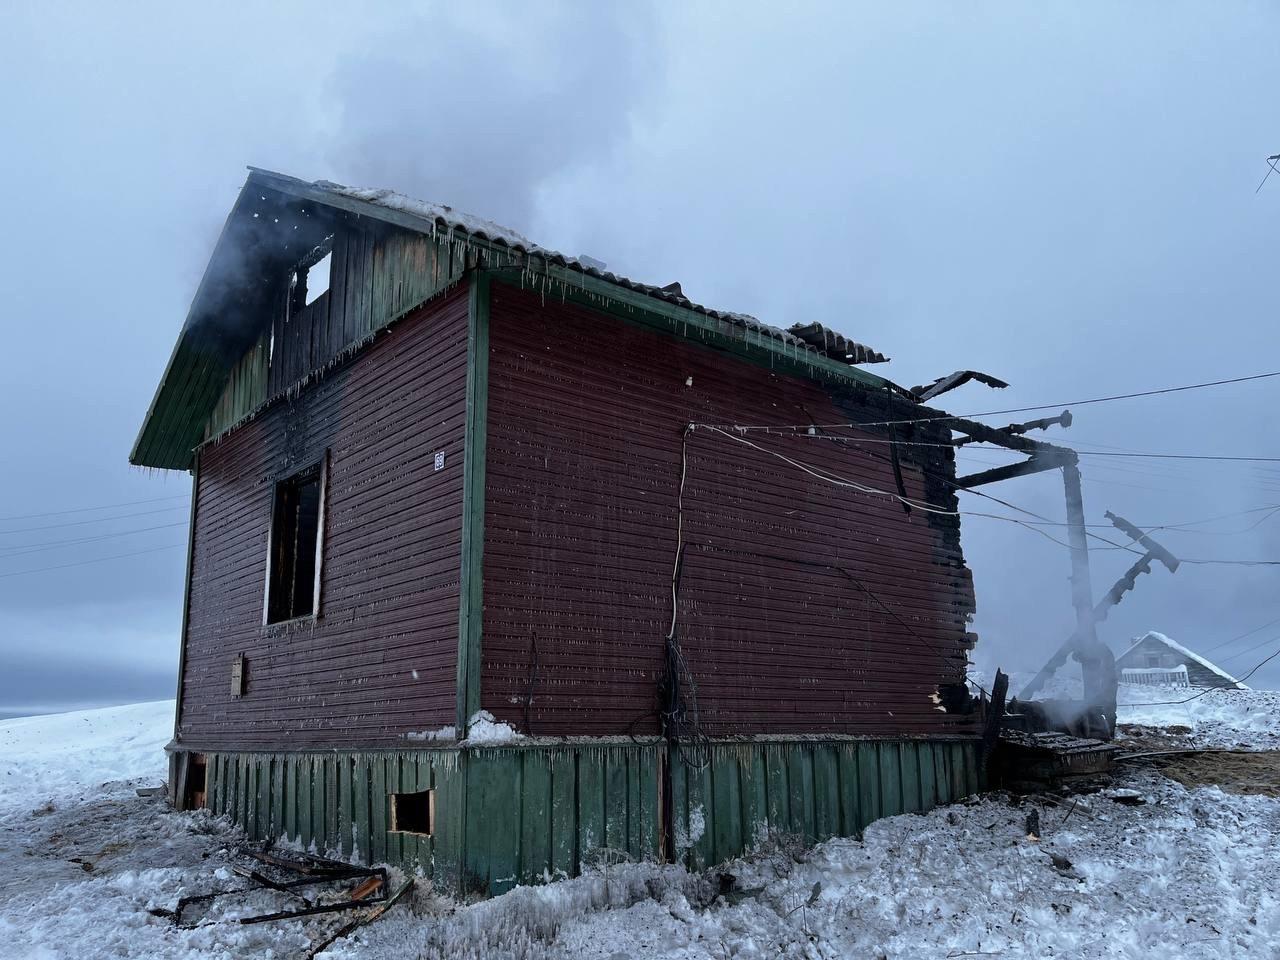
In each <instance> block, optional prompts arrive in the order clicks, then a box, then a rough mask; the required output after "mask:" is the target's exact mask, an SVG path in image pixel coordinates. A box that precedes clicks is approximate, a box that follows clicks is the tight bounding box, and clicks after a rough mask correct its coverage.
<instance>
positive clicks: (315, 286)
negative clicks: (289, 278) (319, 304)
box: [306, 250, 333, 306]
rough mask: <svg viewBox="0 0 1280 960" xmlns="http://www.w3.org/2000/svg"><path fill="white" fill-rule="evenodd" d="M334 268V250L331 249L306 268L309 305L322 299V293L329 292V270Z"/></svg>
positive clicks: (307, 300)
mask: <svg viewBox="0 0 1280 960" xmlns="http://www.w3.org/2000/svg"><path fill="white" fill-rule="evenodd" d="M332 268H333V251H332V250H330V251H329V252H328V253H326V254H325V255H324V256H323V257H321V258H320V259H319V260H317V261H316V262H315V263H313V264H312V265H311V266H310V267H307V269H306V285H307V296H306V302H307V306H310V305H311V304H313V303H315V302H316V301H317V300H319V299H320V297H321V295H322V294H325V293H328V292H329V271H330V270H331V269H332Z"/></svg>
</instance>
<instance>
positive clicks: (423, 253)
mask: <svg viewBox="0 0 1280 960" xmlns="http://www.w3.org/2000/svg"><path fill="white" fill-rule="evenodd" d="M333 229H334V231H335V232H334V237H333V251H332V261H331V267H330V277H329V289H328V290H326V291H325V292H324V293H322V294H320V296H318V297H316V298H315V300H313V301H312V302H311V303H309V304H307V305H306V306H304V307H302V308H300V309H298V310H297V311H296V312H295V313H293V314H292V315H290V316H286V311H285V307H284V304H285V299H286V297H285V291H284V287H283V283H284V277H283V275H282V277H281V289H280V291H279V292H278V294H277V296H276V297H275V299H274V301H273V307H272V309H273V310H274V315H266V314H264V316H263V317H262V323H263V325H264V330H263V333H262V335H261V336H260V338H259V339H258V341H257V342H256V343H255V344H254V345H253V346H252V347H250V348H249V350H248V351H247V352H246V353H245V355H244V356H243V357H242V358H241V360H240V361H239V362H238V363H236V364H235V366H233V367H232V369H231V374H230V376H229V377H228V379H227V384H226V386H225V387H224V388H223V391H222V395H221V397H220V398H219V399H218V402H217V404H216V405H215V407H214V410H213V413H212V414H211V415H210V417H209V422H208V424H207V425H206V427H205V437H206V438H211V437H216V436H218V435H219V434H221V433H223V432H225V431H226V430H229V429H230V428H231V427H234V426H235V425H236V424H237V423H239V422H240V421H241V420H243V419H244V418H245V417H247V416H249V415H251V414H252V413H253V412H254V411H256V410H258V409H259V408H260V407H262V406H263V405H264V404H265V403H267V402H268V401H269V400H271V399H272V398H274V397H278V396H280V395H281V394H282V393H284V392H286V391H288V390H290V389H296V388H297V387H298V386H299V384H301V383H302V382H303V381H305V380H307V379H308V378H310V377H312V376H314V375H315V374H316V373H317V372H319V371H322V370H324V369H326V368H327V367H329V366H330V365H332V364H333V363H335V362H337V361H340V360H341V358H342V357H343V356H344V355H345V354H347V353H349V352H351V351H352V350H354V349H355V348H357V347H359V346H360V345H361V344H363V343H364V342H366V341H367V340H368V339H369V338H370V337H372V336H373V335H374V334H376V333H377V332H378V331H379V330H381V329H383V328H384V327H386V326H387V324H389V323H392V322H394V321H395V320H397V319H399V318H400V317H402V316H404V315H405V314H406V313H407V312H408V311H409V310H412V309H413V308H414V307H416V306H418V305H419V304H421V303H422V302H423V301H425V300H426V299H428V298H429V297H431V296H434V295H435V294H436V293H438V292H440V291H441V290H443V289H444V288H445V287H447V286H449V285H450V284H452V283H454V282H456V281H457V280H458V278H459V277H461V276H462V272H463V269H464V267H465V257H464V256H463V255H462V252H461V251H460V250H458V249H456V248H455V246H454V245H453V244H452V243H450V242H449V241H448V240H447V239H445V238H436V237H428V236H424V235H422V234H417V233H409V232H408V231H404V230H392V229H390V228H386V227H380V228H376V229H374V228H357V227H354V226H352V225H350V224H345V225H344V224H343V223H341V222H339V223H337V224H335V225H334V227H333ZM282 271H283V268H282ZM318 283H319V279H318V278H311V286H312V287H313V288H314V287H315V286H316V285H317V284H318Z"/></svg>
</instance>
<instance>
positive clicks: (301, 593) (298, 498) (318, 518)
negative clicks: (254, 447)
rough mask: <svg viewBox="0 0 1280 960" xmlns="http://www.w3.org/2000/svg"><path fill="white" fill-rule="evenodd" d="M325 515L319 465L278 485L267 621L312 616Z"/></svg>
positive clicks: (316, 592)
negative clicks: (321, 530)
mask: <svg viewBox="0 0 1280 960" xmlns="http://www.w3.org/2000/svg"><path fill="white" fill-rule="evenodd" d="M323 513H324V470H323V468H322V466H321V464H316V465H315V466H313V467H308V468H307V469H306V470H302V471H300V472H298V473H295V474H294V475H293V476H291V477H286V478H285V479H284V480H281V481H279V482H278V483H276V486H275V501H274V504H273V507H272V513H271V548H270V559H269V569H268V571H267V603H266V622H267V623H280V622H282V621H284V620H295V619H297V618H298V617H307V616H314V615H315V613H316V608H317V603H316V601H317V600H318V599H319V594H320V589H319V583H320V552H321V546H322V541H321V533H320V528H321V523H322V517H323Z"/></svg>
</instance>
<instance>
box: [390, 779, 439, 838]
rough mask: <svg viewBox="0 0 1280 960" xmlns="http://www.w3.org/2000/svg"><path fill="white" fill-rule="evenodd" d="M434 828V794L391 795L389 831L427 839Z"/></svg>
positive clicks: (430, 791)
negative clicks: (413, 834) (415, 834)
mask: <svg viewBox="0 0 1280 960" xmlns="http://www.w3.org/2000/svg"><path fill="white" fill-rule="evenodd" d="M435 827H436V792H435V790H421V791H419V792H417V793H393V794H391V830H392V831H393V832H395V833H417V834H421V835H422V836H426V837H429V836H431V835H432V834H434V833H435Z"/></svg>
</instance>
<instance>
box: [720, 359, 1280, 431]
mask: <svg viewBox="0 0 1280 960" xmlns="http://www.w3.org/2000/svg"><path fill="white" fill-rule="evenodd" d="M1272 377H1280V370H1275V371H1272V372H1270V373H1255V374H1250V375H1249V376H1245V377H1229V378H1227V379H1224V380H1207V381H1204V382H1202V383H1188V384H1184V385H1182V386H1177V387H1161V388H1159V389H1155V390H1139V391H1136V392H1134V393H1118V394H1113V395H1111V396H1106V397H1091V398H1089V399H1086V400H1066V401H1060V402H1058V403H1041V404H1036V405H1034V406H1029V407H1008V408H1006V409H1004V410H985V411H983V412H981V413H959V414H938V415H936V416H929V417H912V418H909V419H904V420H876V421H868V422H865V423H828V424H814V423H806V424H796V425H792V426H785V427H777V426H774V427H768V426H739V427H737V428H736V429H739V430H811V429H815V428H816V429H819V430H828V429H837V428H840V427H887V426H889V425H890V424H895V425H896V424H906V423H937V422H940V421H943V420H972V419H975V418H977V417H997V416H1004V415H1006V414H1010V413H1033V412H1035V411H1038V410H1060V409H1063V408H1066V407H1083V406H1087V405H1089V404H1092V403H1111V402H1113V401H1116V400H1133V399H1135V398H1137V397H1154V396H1160V395H1162V394H1168V393H1181V392H1183V391H1186V390H1202V389H1204V388H1206V387H1221V386H1224V385H1226V384H1232V383H1247V382H1249V381H1252V380H1267V379H1269V378H1272Z"/></svg>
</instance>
